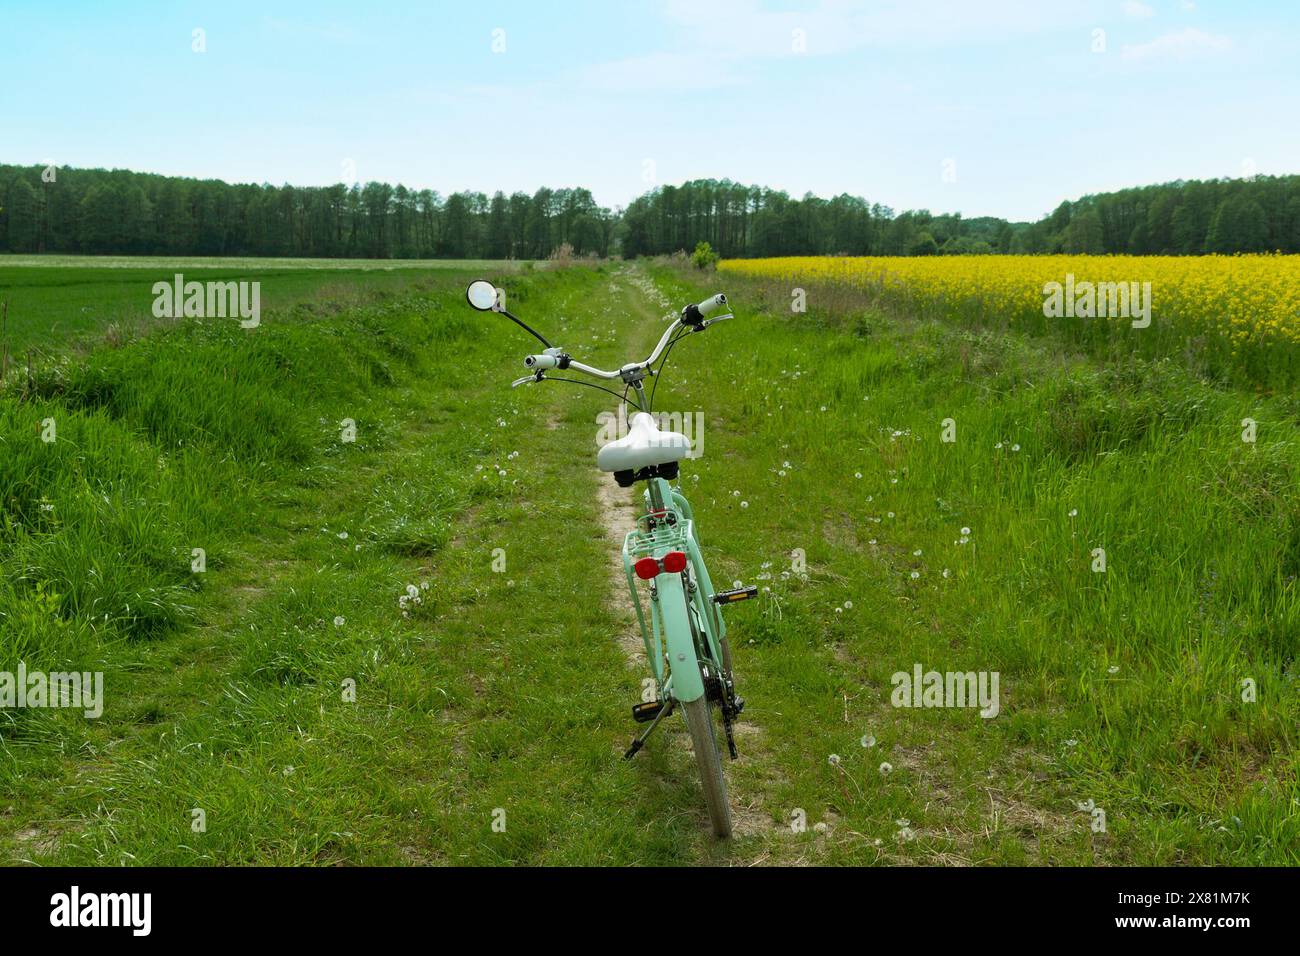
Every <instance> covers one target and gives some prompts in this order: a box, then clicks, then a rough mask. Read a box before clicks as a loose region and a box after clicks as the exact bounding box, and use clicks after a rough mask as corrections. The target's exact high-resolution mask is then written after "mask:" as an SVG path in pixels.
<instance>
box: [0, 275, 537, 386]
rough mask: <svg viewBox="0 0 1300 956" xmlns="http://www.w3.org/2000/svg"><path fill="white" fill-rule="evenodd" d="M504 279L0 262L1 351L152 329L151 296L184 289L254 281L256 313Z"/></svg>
mask: <svg viewBox="0 0 1300 956" xmlns="http://www.w3.org/2000/svg"><path fill="white" fill-rule="evenodd" d="M475 268H478V269H492V270H497V271H508V270H509V269H510V268H512V265H511V264H507V263H500V262H498V263H491V262H487V261H474V262H450V261H448V260H409V261H398V262H393V261H382V262H381V261H378V260H373V259H372V260H366V259H245V258H172V257H155V256H147V257H146V256H139V257H130V256H19V255H8V256H4V255H0V308H4V307H5V304H6V303H7V305H8V318H7V321H6V323H5V327H4V329H3V333H2V334H0V348H2V347H4V346H8V349H9V353H10V355H11V356H12V357H13V358H12V359H11V360H12V361H16V360H18V358H20V357H22V356H23V355H24V354H25V353H26V352H27V351H28V350H29V349H31V350H43V351H51V350H56V349H59V348H63V347H65V346H67V345H69V344H71V343H80V344H85V343H88V342H89V343H91V344H93V343H94V342H96V341H97V340H99V339H100V338H101V337H102V335H103V334H104V333H105V332H106V331H107V330H109V329H111V330H112V335H113V336H114V338H120V337H122V336H129V335H134V334H136V333H138V332H140V331H141V330H143V329H146V328H148V327H149V326H150V325H152V324H155V323H156V320H154V319H153V313H152V305H153V300H154V296H153V293H152V291H151V290H152V288H153V286H154V283H156V282H160V281H162V282H169V283H170V282H173V281H174V280H175V276H176V274H177V273H180V274H182V275H184V277H185V279H186V281H197V282H204V283H206V282H211V281H222V282H225V281H249V282H260V283H261V286H262V296H263V298H262V305H263V307H264V308H287V307H289V306H292V305H294V304H297V303H300V302H304V301H308V300H314V301H317V302H319V301H322V300H325V299H329V298H333V299H334V300H335V301H338V302H347V301H351V300H352V299H354V298H355V297H356V296H357V295H358V294H364V293H366V292H368V291H371V290H375V291H387V292H390V293H397V292H400V291H402V290H404V289H407V288H410V287H412V286H415V285H419V284H421V283H425V282H427V281H428V280H429V278H430V276H431V275H438V274H439V273H441V272H443V271H445V270H447V269H456V270H463V269H475Z"/></svg>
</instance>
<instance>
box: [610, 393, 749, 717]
mask: <svg viewBox="0 0 1300 956" xmlns="http://www.w3.org/2000/svg"><path fill="white" fill-rule="evenodd" d="M632 387H633V389H634V390H635V392H636V396H637V404H638V405H639V406H640V407H641V409H642V410H643V411H649V407H648V405H649V403H648V401H647V400H646V395H645V389H644V388H643V387H642V385H641V383H640V382H639V381H638V382H634V383H632ZM644 501H645V506H646V510H645V514H643V515H642V516H641V517H640V518H638V520H637V524H638V527H637V528H634V529H633V530H632V531H630V532H628V534H627V536H626V537H625V538H624V539H623V571H624V574H625V575H626V576H627V584H628V590H629V591H630V592H631V595H632V604H633V607H634V608H635V610H636V616H637V623H638V624H639V625H640V627H641V639H642V641H643V642H644V644H645V651H646V659H647V660H648V661H649V663H650V669H651V672H652V673H653V675H654V679H655V685H656V687H657V689H658V694H659V700H663V701H666V700H669V699H670V698H671V699H675V700H677V701H679V702H681V703H690V702H691V701H694V700H698V699H699V698H700V697H702V696H704V682H703V680H702V678H701V676H700V667H699V665H700V663H701V658H703V659H704V662H705V663H707V664H710V665H712V667H711V670H712V671H713V672H714V673H718V672H719V671H720V670H721V666H722V647H721V643H722V639H723V638H724V637H725V636H726V633H727V630H726V624H725V623H724V622H723V620H722V612H721V609H720V608H719V607H718V606H717V605H716V604H714V603H713V595H714V593H715V592H714V588H713V580H712V578H710V577H709V571H708V568H706V567H705V565H704V558H703V556H702V555H701V553H700V543H699V537H698V534H697V532H696V526H695V517H694V512H693V511H692V509H691V505H690V502H689V501H687V500H686V496H685V495H683V494H682V493H681V491H680V490H679V489H676V488H674V487H673V486H672V485H671V484H669V482H668V481H667V480H665V479H663V478H651V479H649V480H648V482H647V487H646V490H645V493H644ZM643 523H644V524H647V525H650V524H653V527H654V529H656V530H651V529H649V528H643V527H642V525H643ZM661 529H662V530H661ZM673 550H684V551H685V553H686V557H687V567H686V570H685V571H684V572H682V573H681V574H666V573H665V574H660V575H659V576H658V577H656V578H654V579H653V581H652V582H651V585H650V608H649V610H650V614H649V617H650V622H649V626H647V623H646V609H645V607H644V606H643V604H642V601H641V592H640V589H639V588H638V587H637V578H636V576H635V573H634V570H633V564H634V562H635V560H636V558H637V557H645V556H647V555H649V556H651V557H654V558H662V557H663V556H664V555H665V554H667V553H668V552H669V551H673Z"/></svg>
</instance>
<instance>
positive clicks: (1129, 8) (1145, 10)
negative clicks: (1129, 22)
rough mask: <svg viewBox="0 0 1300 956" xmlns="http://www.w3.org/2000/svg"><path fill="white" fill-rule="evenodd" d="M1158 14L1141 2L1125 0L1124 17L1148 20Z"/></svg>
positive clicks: (1139, 0)
mask: <svg viewBox="0 0 1300 956" xmlns="http://www.w3.org/2000/svg"><path fill="white" fill-rule="evenodd" d="M1155 15H1156V12H1155V11H1154V10H1152V9H1151V8H1150V7H1149V6H1147V5H1146V4H1145V3H1142V2H1141V0H1124V16H1126V17H1132V18H1133V19H1134V20H1147V19H1149V18H1151V17H1154V16H1155Z"/></svg>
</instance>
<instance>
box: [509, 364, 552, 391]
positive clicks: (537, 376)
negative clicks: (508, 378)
mask: <svg viewBox="0 0 1300 956" xmlns="http://www.w3.org/2000/svg"><path fill="white" fill-rule="evenodd" d="M543 378H545V376H544V375H542V370H541V369H538V370H537V371H536V372H534V373H533V374H532V375H525V376H524V377H523V378H517V379H515V380H514V381H513V382H511V383H510V387H511V388H518V387H519V386H520V385H527V384H528V383H529V382H540V381H541V380H542V379H543Z"/></svg>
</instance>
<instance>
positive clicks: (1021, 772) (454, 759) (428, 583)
mask: <svg viewBox="0 0 1300 956" xmlns="http://www.w3.org/2000/svg"><path fill="white" fill-rule="evenodd" d="M47 261H48V260H41V261H40V262H39V263H38V262H35V261H34V260H17V259H6V260H0V299H6V298H7V299H8V300H9V301H10V314H9V320H8V321H9V328H8V333H7V334H8V336H9V338H10V342H11V346H10V353H11V354H12V355H15V356H16V355H19V354H22V353H24V352H25V351H26V350H27V349H28V348H32V349H39V350H40V352H41V353H42V354H40V355H38V356H37V358H36V359H34V361H33V364H32V368H31V370H30V372H29V371H28V369H27V368H26V367H25V366H24V367H22V368H14V369H11V371H10V373H9V377H8V378H7V379H6V380H5V382H4V384H3V390H2V391H0V505H2V508H3V510H2V511H0V671H13V670H14V669H15V668H16V667H17V666H18V664H19V662H20V661H21V662H23V663H24V665H25V666H26V667H27V668H29V669H36V668H41V669H44V670H47V671H54V670H72V669H76V670H85V671H102V672H103V673H104V682H105V692H104V710H103V714H102V716H100V717H98V718H97V719H88V718H86V717H84V716H83V715H82V714H81V713H79V712H71V711H68V710H64V709H57V708H49V709H28V710H12V709H10V710H4V711H0V720H2V721H3V723H0V793H3V794H4V797H3V798H0V854H2V855H3V858H4V860H5V861H7V862H11V863H19V862H26V863H36V864H55V863H63V864H106V865H118V864H130V865H137V864H141V865H142V864H197V865H205V864H254V863H260V864H315V865H333V864H363V863H369V864H427V863H434V864H449V863H474V864H503V863H517V864H633V863H640V864H693V863H721V864H734V865H751V864H774V863H859V864H877V863H880V864H888V863H915V864H923V863H930V864H933V863H944V864H1083V865H1091V864H1149V865H1160V864H1296V863H1300V782H1298V779H1300V776H1298V771H1300V766H1298V760H1297V756H1296V754H1297V742H1298V741H1297V727H1298V726H1300V693H1298V689H1297V684H1296V676H1297V675H1296V670H1295V667H1296V664H1295V656H1294V654H1295V644H1296V637H1297V634H1300V588H1298V587H1297V575H1300V490H1298V489H1300V402H1297V399H1296V397H1295V396H1293V395H1289V394H1274V395H1268V394H1262V393H1258V392H1255V391H1253V390H1247V389H1244V388H1241V389H1238V388H1234V387H1229V386H1227V385H1223V384H1218V385H1215V384H1210V383H1208V382H1206V381H1204V380H1202V379H1201V378H1198V377H1197V376H1196V375H1195V374H1193V372H1191V371H1189V370H1188V369H1187V368H1185V367H1184V365H1183V363H1182V362H1181V360H1180V358H1179V356H1177V355H1171V356H1162V357H1158V358H1149V357H1148V358H1140V357H1136V356H1135V357H1131V358H1126V359H1119V360H1116V359H1115V358H1113V357H1111V358H1109V359H1108V360H1107V361H1105V362H1103V361H1102V360H1100V359H1098V358H1095V357H1093V356H1090V355H1088V354H1086V353H1084V352H1082V351H1076V350H1075V348H1074V347H1073V346H1072V345H1070V344H1069V343H1068V342H1066V341H1064V340H1058V339H1056V338H1053V337H1051V336H1045V335H1044V336H1032V335H1027V334H1023V333H1020V332H1017V331H1014V330H1005V329H1003V330H990V329H984V330H980V329H964V328H960V327H956V326H953V325H951V324H945V323H943V322H941V321H938V320H928V319H927V320H921V319H918V318H915V317H913V316H909V315H907V314H905V313H889V314H886V313H883V312H880V311H876V310H875V309H874V307H871V306H869V305H867V304H864V303H863V302H859V301H857V300H855V299H854V298H853V297H851V296H847V295H843V294H837V295H835V296H827V297H825V298H819V295H818V289H817V287H816V286H815V285H814V286H810V287H809V289H808V302H809V310H808V311H807V312H806V313H800V314H793V313H791V311H790V305H789V304H790V296H789V291H788V289H782V288H778V287H777V286H776V285H775V284H773V283H772V282H770V281H766V280H761V279H757V278H747V277H743V276H733V275H727V274H725V273H712V272H701V271H699V270H695V269H689V268H684V267H682V266H680V265H676V264H670V263H667V262H651V261H646V262H641V263H636V264H633V263H605V264H597V265H585V264H584V265H571V266H567V267H564V268H553V269H533V268H519V269H515V268H512V267H508V266H507V265H505V264H502V263H495V264H494V263H483V262H473V263H470V262H460V263H447V262H440V263H436V264H435V263H425V262H421V263H411V264H406V265H404V266H403V267H402V268H393V269H390V268H372V267H371V264H368V263H360V262H349V261H343V262H339V263H337V264H330V266H329V267H327V268H321V267H320V264H319V263H312V262H294V261H293V260H280V261H277V262H265V261H253V262H249V261H244V260H239V261H229V262H226V261H221V262H219V263H212V262H208V261H206V260H182V261H176V260H147V262H148V264H147V266H144V267H138V262H137V261H135V260H123V261H115V262H114V263H112V264H108V263H104V262H98V261H94V262H88V263H85V264H83V263H80V262H72V261H68V260H54V261H53V263H52V264H51V265H46V264H45V263H46V262H47ZM176 270H182V271H184V272H185V275H186V277H187V278H189V277H191V272H192V273H193V277H194V278H199V279H204V278H208V277H221V278H232V279H260V280H261V281H262V282H263V284H264V288H265V300H264V307H265V312H264V315H263V318H262V322H261V324H260V326H259V327H258V328H256V329H242V328H240V326H239V324H238V322H237V321H234V320H205V321H203V322H196V321H193V320H185V319H178V320H167V321H156V320H153V319H152V318H151V316H150V312H149V303H150V301H151V296H150V294H149V289H150V285H151V283H152V282H153V281H157V279H160V278H161V279H166V278H168V276H169V273H170V272H172V271H176ZM480 274H485V275H486V276H487V277H488V278H490V279H492V280H493V281H494V282H496V283H497V284H498V285H500V286H503V287H504V288H505V289H506V290H507V293H508V295H509V301H510V305H511V308H512V310H514V311H516V312H517V313H518V314H519V315H520V316H521V317H522V318H524V319H525V321H528V322H530V323H531V324H533V325H534V326H535V327H537V328H539V329H541V330H542V331H544V332H545V333H547V334H548V335H549V336H550V337H551V338H552V339H553V340H554V341H556V342H557V344H561V345H563V346H565V347H566V348H567V349H568V350H570V351H571V352H572V353H573V354H574V355H575V356H578V357H581V358H582V359H584V360H586V361H589V362H591V363H592V364H595V365H598V366H603V367H609V366H611V365H615V366H616V365H618V364H621V363H622V362H624V361H629V360H631V359H633V358H634V357H641V356H643V355H644V354H645V353H647V352H648V350H649V347H650V346H651V345H652V344H653V342H654V341H655V340H656V339H657V337H658V335H659V334H660V332H661V331H662V329H663V325H664V323H663V320H664V316H665V315H666V314H668V313H669V312H672V311H675V310H676V309H677V308H679V307H680V306H681V305H682V304H684V303H686V302H692V301H697V300H699V299H701V298H702V297H703V296H704V295H705V294H706V293H711V292H714V291H718V289H719V288H722V289H723V290H724V291H726V292H727V293H728V295H729V297H730V298H731V300H732V305H733V307H734V310H735V312H736V315H737V318H736V320H735V321H731V322H727V323H723V324H721V325H719V326H718V327H717V328H716V329H711V330H709V331H708V332H707V333H705V334H703V335H698V336H693V337H691V338H690V339H689V340H688V341H686V342H684V343H683V344H681V345H680V346H678V347H677V348H676V349H675V351H674V352H673V354H672V361H671V363H670V364H669V365H668V367H667V370H666V374H665V376H664V379H663V382H662V387H661V389H660V394H659V399H658V403H657V407H659V408H662V409H664V410H668V411H672V412H681V413H683V414H694V413H697V412H698V413H700V414H701V415H702V416H703V418H702V420H703V423H704V455H703V457H702V458H701V459H699V460H698V461H691V462H685V463H683V477H682V483H683V487H684V489H685V491H686V493H687V494H688V495H689V496H690V497H691V499H692V501H693V503H694V507H695V514H696V517H697V519H698V521H699V524H700V529H701V535H702V539H703V546H704V548H705V551H706V557H707V559H708V560H709V562H710V565H711V567H713V569H714V578H715V580H717V581H719V582H731V581H733V580H743V581H745V582H747V583H754V584H757V585H760V586H761V587H762V589H763V591H762V594H761V598H760V600H757V601H752V602H748V603H746V604H742V605H740V606H738V607H736V608H734V609H732V610H730V611H729V612H728V621H729V626H730V629H731V640H732V643H733V647H734V648H735V655H736V671H737V679H738V682H739V685H740V691H741V693H742V694H743V695H744V696H745V698H746V700H747V702H748V704H747V707H746V710H745V712H744V715H743V720H742V723H741V726H740V728H739V732H738V746H739V750H740V759H739V760H738V761H736V762H735V763H731V764H729V765H728V766H727V768H726V771H727V774H728V779H729V787H730V795H731V803H732V812H733V815H734V816H735V819H736V822H737V832H736V836H735V838H734V839H733V840H731V841H726V842H724V843H716V842H714V841H713V840H712V839H711V838H710V837H709V835H708V829H707V823H706V820H705V817H704V809H703V803H702V800H701V797H700V789H699V781H698V776H697V775H696V770H695V765H694V762H693V760H692V757H691V755H690V752H689V749H688V744H689V738H688V737H687V735H686V734H685V731H684V728H683V729H676V728H673V729H672V730H671V731H670V732H668V733H665V734H661V735H659V736H657V737H655V738H653V739H652V742H651V744H650V745H649V747H648V748H647V750H646V751H645V752H643V753H642V754H641V755H639V756H638V757H637V758H636V759H635V760H633V761H631V762H625V761H624V760H622V759H621V755H622V751H623V750H624V748H626V746H627V744H628V743H629V741H630V739H631V737H632V735H633V733H634V730H635V728H636V725H635V724H633V723H632V721H631V718H630V713H629V708H630V706H631V705H632V704H634V703H635V702H637V701H638V700H639V699H640V679H641V676H642V674H641V672H640V671H638V670H636V669H634V668H633V667H630V666H629V663H628V660H627V657H626V655H625V652H624V650H623V646H622V643H621V639H622V638H624V637H626V635H627V633H628V629H629V626H630V624H631V621H630V619H629V617H628V614H627V611H626V609H625V605H624V604H623V603H622V602H621V601H620V599H619V595H618V593H617V589H616V588H615V587H614V580H613V578H612V576H611V574H610V571H609V569H610V568H611V567H612V566H613V565H614V562H616V561H617V556H616V552H615V546H614V545H613V544H612V543H611V535H612V529H611V526H610V525H611V516H612V515H617V514H620V513H629V512H630V509H627V508H624V507H621V505H625V504H627V503H628V502H630V501H631V493H630V492H628V491H623V490H620V489H617V488H615V487H614V486H613V484H612V482H611V481H610V478H609V476H607V475H603V474H601V473H600V472H598V471H597V470H596V469H595V451H596V443H595V439H596V435H597V433H598V431H599V430H600V425H599V424H598V422H597V417H598V416H599V415H600V414H601V413H602V412H609V411H613V402H614V400H613V399H612V398H608V397H607V396H602V395H601V394H600V393H597V392H595V391H592V390H589V389H578V388H570V387H568V386H565V385H562V384H554V385H539V386H530V387H526V388H519V389H515V390H511V389H510V388H509V387H508V385H509V382H510V381H511V380H512V379H513V378H516V377H518V376H519V375H521V374H522V368H521V365H520V358H521V357H522V356H523V355H524V354H525V353H527V352H530V351H533V346H532V345H530V340H529V339H528V338H527V337H526V336H524V335H523V334H522V333H521V332H520V331H519V330H518V329H516V328H515V327H514V326H512V325H511V324H510V323H509V322H508V321H506V320H504V319H502V318H501V317H499V316H492V315H487V316H485V315H482V314H479V313H475V312H473V311H471V310H470V309H469V308H468V306H467V305H466V303H465V297H464V288H465V284H466V283H467V282H468V281H469V280H470V279H472V278H475V277H477V276H479V275H480ZM822 302H828V303H831V304H830V305H821V304H820V303H822ZM114 324H117V325H118V326H119V327H121V328H126V329H129V330H130V334H129V335H126V336H118V335H107V334H106V330H107V329H108V328H109V327H110V326H111V325H114ZM1248 417H1249V418H1252V419H1254V420H1256V421H1257V422H1258V423H1259V434H1258V440H1257V441H1256V442H1255V443H1252V444H1246V443H1243V442H1242V441H1241V437H1240V432H1241V427H1240V424H1239V423H1240V422H1241V421H1242V420H1243V419H1244V418H1248ZM949 418H951V419H953V420H955V422H956V423H957V431H956V436H957V440H956V441H955V442H945V441H943V440H942V435H943V429H944V426H943V424H942V423H943V421H944V420H945V419H949ZM348 420H350V421H351V422H353V423H354V424H355V429H356V440H355V441H345V440H343V437H342V436H343V433H344V431H345V430H346V426H345V424H344V423H345V422H346V421H348ZM50 422H52V423H53V424H54V426H55V427H56V429H57V438H56V440H54V441H52V442H49V441H42V440H41V439H42V435H43V433H45V432H48V431H49V424H48V423H50ZM602 488H603V489H604V490H605V494H604V495H602V493H601V492H602ZM611 502H612V505H611ZM557 529H567V530H565V531H564V532H563V533H560V531H559V530H557ZM1099 547H1100V548H1104V549H1105V551H1106V562H1107V563H1106V567H1105V571H1104V572H1098V571H1096V570H1095V561H1096V559H1095V555H1094V550H1095V549H1096V548H1099ZM198 551H201V552H202V560H201V567H202V570H195V567H196V565H195V562H196V560H198V559H197V558H196V552H198ZM502 559H503V560H504V566H503V565H502ZM411 588H413V593H414V595H415V596H417V597H418V598H419V600H418V602H417V601H415V600H412V599H411V597H410V595H411V593H412V592H411V591H410V590H408V589H411ZM404 596H406V598H407V599H406V600H402V599H403V597H404ZM916 665H920V666H921V667H922V668H923V669H924V670H926V671H929V670H936V671H940V672H945V671H963V672H964V671H996V672H997V673H998V675H999V678H1000V707H999V710H998V712H997V714H996V715H993V716H989V717H982V716H981V715H980V714H979V713H978V712H977V711H976V710H973V709H969V708H934V709H926V708H922V709H916V708H910V707H898V706H894V705H893V704H892V703H891V696H892V692H893V690H894V688H893V686H892V680H893V677H892V675H895V674H897V673H899V672H905V673H911V672H912V671H913V668H914V666H916ZM1247 681H1248V682H1249V686H1250V687H1253V688H1254V689H1255V690H1254V693H1253V694H1251V695H1246V694H1244V693H1243V687H1244V686H1246V685H1245V684H1244V683H1243V682H1247ZM1247 696H1249V698H1250V699H1249V700H1247V699H1246V698H1247ZM676 723H679V721H677V720H676V719H674V724H676ZM1098 810H1100V811H1102V812H1104V819H1105V824H1106V825H1105V827H1104V831H1101V830H1098V829H1097V828H1096V827H1095V826H1093V823H1094V822H1095V820H1096V819H1097V811H1098ZM502 815H504V819H505V820H506V821H508V825H507V826H506V827H505V828H504V830H503V831H500V830H499V828H497V827H494V825H493V824H494V821H495V820H497V819H498V818H500V817H501V816H502ZM200 824H201V825H200Z"/></svg>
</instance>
